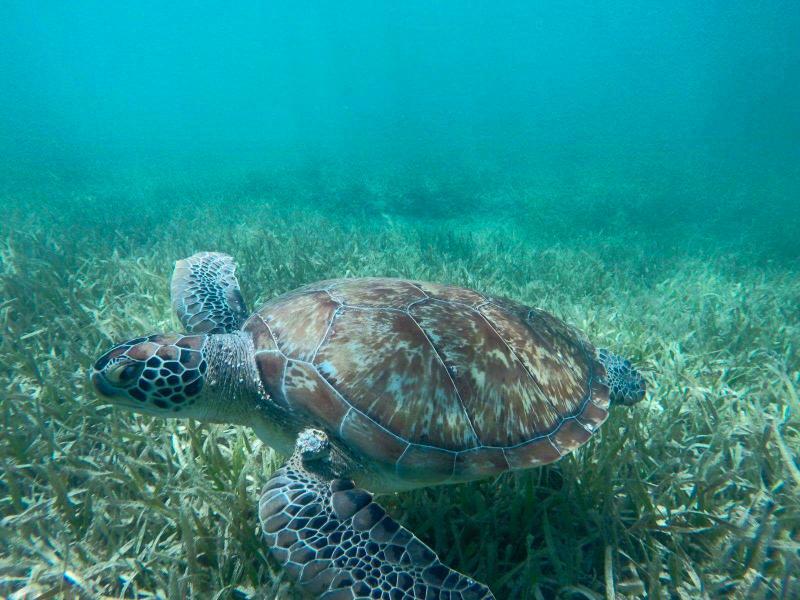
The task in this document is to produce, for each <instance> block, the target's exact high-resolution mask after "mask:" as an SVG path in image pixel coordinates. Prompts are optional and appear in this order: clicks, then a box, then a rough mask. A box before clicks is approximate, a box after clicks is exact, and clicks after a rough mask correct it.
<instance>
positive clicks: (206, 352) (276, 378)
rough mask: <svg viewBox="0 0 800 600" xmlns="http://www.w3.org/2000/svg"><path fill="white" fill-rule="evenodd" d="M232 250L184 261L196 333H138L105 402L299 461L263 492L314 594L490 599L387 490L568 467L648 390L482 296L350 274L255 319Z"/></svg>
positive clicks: (624, 369) (109, 370)
mask: <svg viewBox="0 0 800 600" xmlns="http://www.w3.org/2000/svg"><path fill="white" fill-rule="evenodd" d="M234 270H235V265H234V263H233V260H232V259H231V258H230V257H229V256H227V255H224V254H218V253H200V254H195V255H194V256H192V257H191V258H188V259H185V260H181V261H178V263H177V265H176V268H175V273H174V275H173V277H172V289H171V291H172V303H173V307H174V308H175V310H176V312H177V313H178V318H179V319H180V321H181V323H182V324H183V326H184V327H185V328H186V331H187V333H186V334H164V335H161V334H159V335H151V336H149V337H140V338H136V339H133V340H130V341H128V342H125V343H123V344H120V345H118V346H116V347H114V348H113V349H111V350H110V351H109V352H107V353H105V354H104V355H103V356H102V357H101V358H100V359H98V360H97V362H96V363H95V364H94V368H93V370H92V373H91V380H92V382H93V384H94V386H95V387H96V389H97V391H98V392H99V393H100V395H102V396H103V397H106V398H109V399H111V400H113V401H114V403H115V404H118V405H120V406H123V407H125V408H128V409H131V410H134V411H137V412H140V413H145V414H150V415H158V416H162V417H191V418H195V419H199V420H202V421H210V422H218V423H219V422H222V423H237V424H242V425H248V426H250V427H252V428H253V429H254V430H255V432H256V434H257V435H258V436H259V437H260V438H261V439H262V440H263V441H264V443H266V444H268V445H270V446H272V447H274V448H275V449H276V450H278V451H279V452H280V453H283V454H284V455H287V456H290V458H289V460H288V462H287V463H286V465H285V466H284V467H283V468H281V469H279V470H278V471H277V472H276V473H275V474H274V475H273V477H272V478H271V479H270V480H269V482H268V483H267V485H266V487H264V490H263V493H262V496H261V499H260V501H259V517H260V520H261V527H262V530H263V533H264V538H265V540H266V543H267V545H268V546H269V551H270V553H271V554H272V556H274V557H275V558H276V559H277V560H278V561H279V562H280V563H281V564H282V565H283V566H284V567H285V569H286V570H287V571H288V572H289V574H290V575H291V576H292V577H293V578H294V579H295V580H297V581H298V582H299V583H300V584H301V586H302V587H303V588H304V589H305V590H307V591H308V592H310V593H312V594H315V595H317V596H319V597H320V598H324V599H326V600H333V599H341V598H348V599H351V598H381V599H385V600H396V599H411V598H426V599H430V598H448V599H453V600H457V599H468V598H469V599H478V598H481V599H485V598H493V596H492V593H491V592H490V591H489V588H487V587H486V586H485V585H483V584H480V583H477V582H475V581H473V580H472V579H470V578H469V577H467V576H465V575H462V574H461V573H458V572H456V571H453V570H452V569H450V568H449V567H447V566H446V565H444V564H442V563H441V562H440V561H439V559H438V557H437V556H436V554H434V552H433V551H432V550H431V549H430V548H428V546H426V545H425V544H423V543H422V542H421V541H419V540H418V539H417V538H416V537H414V535H413V534H412V533H410V532H409V531H408V530H407V529H405V528H403V527H402V526H401V525H399V524H398V523H397V522H396V521H395V520H394V519H393V518H392V517H390V516H389V515H387V514H386V512H385V511H384V510H383V509H382V508H381V507H380V506H379V505H378V504H377V503H376V502H375V501H374V500H373V496H372V494H370V493H369V492H367V491H365V489H370V490H373V491H379V492H389V491H395V490H405V489H410V488H415V487H419V486H426V485H436V484H441V483H458V482H463V481H470V480H474V479H479V478H483V477H488V476H492V475H497V474H499V473H502V472H504V471H508V470H515V469H527V468H530V467H536V466H539V465H544V464H547V463H551V462H554V461H556V460H558V459H560V458H561V457H563V456H565V455H566V454H568V453H569V452H571V451H573V450H574V449H575V448H578V447H579V446H581V445H583V444H584V443H586V441H587V440H588V439H589V438H590V437H592V435H593V434H594V433H595V432H596V431H597V429H598V427H599V426H600V425H601V424H602V423H603V422H604V421H605V420H606V417H607V416H608V412H607V411H608V408H609V404H611V405H614V404H623V405H631V404H633V403H635V402H638V401H639V400H641V399H642V397H643V396H644V393H645V384H644V380H643V379H642V377H641V375H640V374H639V373H638V372H637V371H636V370H635V369H634V368H633V367H632V366H631V364H630V362H628V361H627V360H624V359H621V358H620V357H618V356H616V355H615V354H613V353H611V352H609V351H607V350H599V351H598V350H596V349H595V348H594V347H593V346H592V344H591V343H589V341H588V340H587V339H585V337H584V336H583V335H582V334H581V333H579V332H578V331H576V330H575V329H573V328H571V327H569V326H567V325H565V324H564V323H563V322H562V321H560V320H559V319H557V318H555V317H554V316H552V315H550V314H548V313H546V312H544V311H543V310H539V309H536V308H529V307H527V306H523V305H521V304H518V303H516V302H512V301H510V300H505V299H500V298H493V297H488V296H485V295H482V294H479V293H477V292H473V291H471V290H467V289H463V288H459V287H452V286H446V285H437V284H432V283H423V282H419V281H408V280H402V279H379V278H375V279H372V278H370V279H335V280H330V281H322V282H319V283H315V284H311V285H308V286H305V287H303V288H300V289H298V290H296V291H293V292H290V293H288V294H285V295H283V296H280V297H278V298H275V299H273V300H271V301H269V302H267V303H266V304H265V305H264V306H263V307H262V308H261V309H259V310H258V311H257V312H255V313H254V314H252V315H250V316H249V317H248V313H247V310H246V309H245V303H244V301H243V299H242V295H241V293H240V291H239V285H238V282H237V280H236V277H235V275H234Z"/></svg>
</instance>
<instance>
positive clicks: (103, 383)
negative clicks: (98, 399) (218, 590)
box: [89, 371, 117, 398]
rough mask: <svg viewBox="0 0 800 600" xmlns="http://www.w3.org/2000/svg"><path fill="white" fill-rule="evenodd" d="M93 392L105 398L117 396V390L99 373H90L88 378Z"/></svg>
mask: <svg viewBox="0 0 800 600" xmlns="http://www.w3.org/2000/svg"><path fill="white" fill-rule="evenodd" d="M89 379H91V381H92V385H93V386H94V389H95V391H96V392H97V393H98V394H99V395H100V396H103V397H105V398H110V397H112V396H116V395H117V390H116V389H115V388H114V386H112V385H111V384H110V383H109V382H108V380H107V379H106V378H105V376H104V375H103V374H102V373H101V372H100V371H92V374H91V375H90V376H89Z"/></svg>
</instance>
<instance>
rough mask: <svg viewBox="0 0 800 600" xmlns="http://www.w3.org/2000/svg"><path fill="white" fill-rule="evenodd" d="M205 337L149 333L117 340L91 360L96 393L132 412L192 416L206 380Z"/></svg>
mask: <svg viewBox="0 0 800 600" xmlns="http://www.w3.org/2000/svg"><path fill="white" fill-rule="evenodd" d="M209 337H211V336H206V335H179V334H165V335H151V336H149V337H140V338H136V339H133V340H129V341H127V342H123V343H122V344H117V345H116V346H114V347H113V348H112V349H111V350H109V351H108V352H106V353H105V354H103V356H101V357H100V358H99V359H97V361H96V362H95V363H94V366H93V367H92V369H91V373H90V376H89V377H90V379H91V381H92V384H93V385H94V388H95V389H96V390H97V393H98V394H99V395H100V396H102V397H103V398H108V399H110V400H112V401H113V402H114V403H115V404H118V405H120V406H123V407H124V408H129V409H131V410H134V411H136V412H141V413H146V414H157V415H162V416H175V417H182V416H187V417H195V416H197V415H196V414H195V413H196V412H197V410H196V409H195V408H194V404H195V403H196V401H197V399H198V397H199V396H200V393H201V391H202V390H203V388H204V386H205V383H206V373H207V371H208V360H207V356H206V354H207V352H206V346H207V342H208V339H209Z"/></svg>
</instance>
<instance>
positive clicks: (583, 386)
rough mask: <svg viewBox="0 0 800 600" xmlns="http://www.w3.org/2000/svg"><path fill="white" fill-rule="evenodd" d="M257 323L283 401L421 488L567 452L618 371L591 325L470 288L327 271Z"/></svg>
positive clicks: (272, 389) (262, 313)
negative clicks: (607, 361)
mask: <svg viewBox="0 0 800 600" xmlns="http://www.w3.org/2000/svg"><path fill="white" fill-rule="evenodd" d="M243 329H244V330H245V331H247V332H249V333H250V334H251V335H252V337H253V341H254V345H255V348H256V362H257V365H258V369H259V372H260V374H261V378H262V381H263V383H264V387H265V389H266V391H267V392H268V393H269V394H270V396H271V397H272V399H273V401H275V402H277V403H279V404H280V405H282V406H283V407H284V408H285V409H287V410H288V411H290V412H291V413H293V414H296V415H300V417H299V418H300V419H301V421H305V422H306V423H309V422H311V423H313V424H315V425H316V426H319V427H322V428H324V429H325V430H326V431H327V432H328V433H329V434H330V435H332V436H333V437H335V438H336V437H338V438H339V439H340V440H341V442H342V443H343V444H345V445H346V446H347V447H349V448H351V449H353V450H354V451H356V452H358V453H359V454H360V455H362V456H363V457H365V458H367V459H368V460H370V461H373V462H376V463H378V464H379V465H380V466H382V467H384V468H385V469H386V470H391V471H392V473H393V474H394V476H396V477H397V478H398V479H401V480H404V481H405V480H407V481H409V482H414V483H413V484H414V485H424V484H428V483H443V482H452V481H467V480H471V479H477V478H481V477H485V476H488V475H492V474H497V473H500V472H502V471H505V470H508V469H522V468H529V467H534V466H537V465H542V464H546V463H550V462H553V461H556V460H558V459H559V458H561V457H562V456H564V455H565V454H567V453H569V452H570V451H572V450H574V449H575V448H577V447H579V446H581V445H582V444H584V443H585V442H586V441H587V440H588V439H589V438H590V437H591V436H592V434H593V433H594V432H595V431H596V430H597V428H598V427H599V426H600V425H601V424H602V423H603V421H604V420H605V419H606V416H607V414H608V413H607V409H608V388H607V387H606V385H604V384H603V383H601V380H602V378H603V377H604V376H605V370H604V368H603V366H602V365H601V364H600V363H599V362H598V360H597V357H596V352H595V349H594V347H593V346H592V345H591V344H590V343H589V342H588V341H587V340H586V339H585V338H584V336H583V335H582V334H580V333H579V332H577V331H576V330H575V329H573V328H571V327H569V326H567V325H566V324H564V323H563V322H562V321H561V320H559V319H557V318H556V317H554V316H552V315H550V314H548V313H547V312H545V311H542V310H539V309H536V308H530V307H527V306H523V305H521V304H518V303H516V302H512V301H510V300H506V299H498V298H490V297H487V296H484V295H481V294H479V293H477V292H474V291H471V290H468V289H464V288H459V287H453V286H446V285H438V284H432V283H423V282H416V281H406V280H400V279H381V278H367V279H338V280H331V281H324V282H320V283H317V284H312V285H310V286H306V287H304V288H301V289H299V290H296V291H294V292H290V293H289V294H286V295H284V296H280V297H278V298H275V299H273V300H271V301H270V302H268V303H267V304H266V305H264V306H263V307H262V308H261V309H260V310H259V311H258V312H256V313H255V314H253V315H252V316H251V317H250V318H249V319H248V321H247V322H246V323H245V324H244V326H243Z"/></svg>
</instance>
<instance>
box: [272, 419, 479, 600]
mask: <svg viewBox="0 0 800 600" xmlns="http://www.w3.org/2000/svg"><path fill="white" fill-rule="evenodd" d="M309 440H310V441H311V446H309V444H308V442H309ZM326 445H327V438H326V437H325V434H324V433H322V432H319V431H316V430H306V431H304V432H303V433H301V434H300V436H299V437H298V443H297V445H296V446H295V452H294V454H293V455H292V457H291V458H290V460H289V462H288V464H287V465H286V466H284V467H283V468H281V469H279V470H278V471H277V472H276V473H275V475H274V476H273V477H272V478H271V479H270V480H269V482H268V483H267V485H266V486H265V487H264V491H263V493H262V496H261V500H260V501H259V511H258V514H259V518H260V520H261V529H262V531H263V532H264V537H265V540H266V542H267V544H268V545H269V549H270V554H271V555H272V556H273V557H274V558H276V559H277V560H278V561H279V562H280V563H281V564H282V565H283V566H284V568H285V569H286V571H287V572H288V573H289V574H290V575H291V576H292V577H293V578H295V580H296V581H298V582H299V583H300V585H301V586H302V587H303V589H304V590H305V591H307V592H309V593H311V594H314V595H315V597H319V598H321V599H323V600H344V599H348V600H349V599H355V598H381V599H384V598H385V599H387V600H411V599H413V598H449V599H452V600H493V599H494V596H493V595H492V593H491V591H489V588H488V587H486V586H485V585H483V584H481V583H478V582H476V581H474V580H472V579H470V578H469V577H467V576H466V575H462V574H461V573H459V572H457V571H454V570H452V569H450V568H449V567H447V566H446V565H444V564H442V562H441V561H440V560H439V558H438V557H437V556H436V554H435V553H434V552H433V551H432V550H431V549H430V548H428V546H426V545H425V544H423V543H422V542H421V541H420V540H419V539H417V538H416V537H415V536H414V535H413V534H412V533H411V532H409V531H408V530H407V529H405V528H404V527H403V526H401V525H399V524H398V523H397V522H396V521H395V520H394V519H392V517H390V516H389V515H388V514H386V511H384V510H383V508H381V506H380V505H379V504H377V503H376V502H374V501H373V500H372V494H370V493H369V492H366V491H364V490H362V489H358V488H356V487H355V485H354V483H353V482H352V481H351V480H349V479H330V478H328V477H326V476H324V475H320V474H317V473H316V472H315V470H316V469H314V468H313V467H312V468H309V465H313V463H314V462H316V461H315V459H316V458H318V455H319V454H320V453H322V452H324V447H325V446H326ZM321 448H322V450H321ZM323 472H324V470H323Z"/></svg>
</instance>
